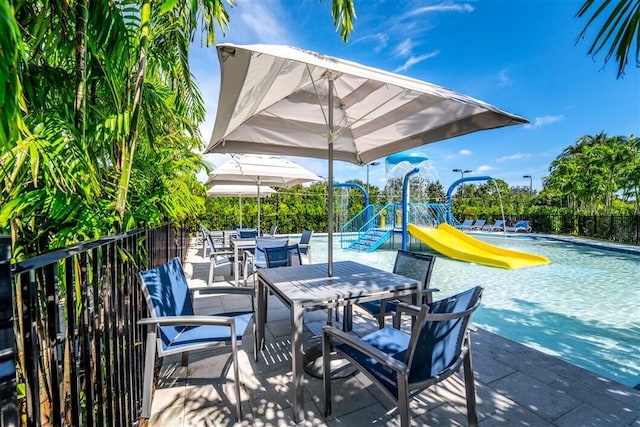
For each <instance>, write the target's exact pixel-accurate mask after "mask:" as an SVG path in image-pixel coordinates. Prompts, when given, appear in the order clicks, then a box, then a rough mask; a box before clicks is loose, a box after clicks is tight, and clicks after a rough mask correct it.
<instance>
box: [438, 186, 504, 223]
mask: <svg viewBox="0 0 640 427" xmlns="http://www.w3.org/2000/svg"><path fill="white" fill-rule="evenodd" d="M490 180H493V178H491V177H490V176H470V177H467V178H460V179H459V180H457V181H455V182H454V183H453V184H451V186H450V187H449V189H448V190H447V210H446V221H447V224H453V215H452V214H451V195H452V194H453V190H454V189H455V188H456V187H457V186H458V185H460V184H462V183H463V182H467V181H490Z"/></svg>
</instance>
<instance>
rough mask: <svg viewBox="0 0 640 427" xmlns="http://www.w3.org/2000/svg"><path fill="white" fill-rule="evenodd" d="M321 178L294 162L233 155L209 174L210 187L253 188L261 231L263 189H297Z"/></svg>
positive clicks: (276, 158)
mask: <svg viewBox="0 0 640 427" xmlns="http://www.w3.org/2000/svg"><path fill="white" fill-rule="evenodd" d="M320 180H322V178H320V177H319V176H318V175H316V174H314V173H313V172H311V171H310V170H308V169H305V168H303V167H302V166H300V165H298V164H297V163H294V162H292V161H290V160H287V159H284V158H282V157H278V156H273V155H258V154H243V155H238V156H233V157H232V158H231V159H230V160H227V161H226V162H224V163H223V164H221V165H220V166H218V167H217V168H216V169H214V170H213V171H212V172H210V173H209V179H208V180H207V183H206V184H207V185H214V184H215V185H250V184H253V187H254V188H255V189H256V193H257V196H258V230H260V194H261V191H260V189H261V187H262V186H271V187H287V188H288V187H293V186H294V185H298V184H303V183H305V182H309V181H320Z"/></svg>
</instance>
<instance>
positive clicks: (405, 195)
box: [402, 168, 420, 251]
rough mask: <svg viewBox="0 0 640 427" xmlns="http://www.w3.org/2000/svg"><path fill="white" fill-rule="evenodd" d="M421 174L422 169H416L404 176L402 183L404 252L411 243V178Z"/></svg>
mask: <svg viewBox="0 0 640 427" xmlns="http://www.w3.org/2000/svg"><path fill="white" fill-rule="evenodd" d="M418 172H420V169H418V168H414V169H413V170H412V171H410V172H409V173H407V174H406V175H405V176H404V180H403V181H402V250H403V251H406V250H407V247H408V241H409V232H408V231H407V224H408V223H409V194H408V193H409V178H411V175H415V174H417V173H418Z"/></svg>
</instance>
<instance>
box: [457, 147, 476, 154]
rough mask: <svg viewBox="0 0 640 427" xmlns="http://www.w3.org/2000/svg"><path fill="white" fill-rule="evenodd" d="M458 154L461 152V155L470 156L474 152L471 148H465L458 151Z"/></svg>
mask: <svg viewBox="0 0 640 427" xmlns="http://www.w3.org/2000/svg"><path fill="white" fill-rule="evenodd" d="M458 154H460V155H461V156H470V155H472V154H473V152H472V151H471V150H467V149H466V148H463V149H462V150H460V151H458Z"/></svg>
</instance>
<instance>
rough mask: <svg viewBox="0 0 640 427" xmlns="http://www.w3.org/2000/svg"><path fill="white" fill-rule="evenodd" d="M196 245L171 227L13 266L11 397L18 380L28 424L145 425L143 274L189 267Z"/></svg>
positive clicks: (22, 414) (21, 408)
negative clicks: (175, 263) (189, 251)
mask: <svg viewBox="0 0 640 427" xmlns="http://www.w3.org/2000/svg"><path fill="white" fill-rule="evenodd" d="M188 240H189V239H188V236H187V234H186V232H185V231H183V230H176V229H174V228H172V227H169V226H163V227H159V228H156V229H153V230H143V231H135V232H129V233H125V234H121V235H117V236H111V237H108V238H104V239H100V240H97V241H94V242H90V243H86V244H81V245H77V246H74V247H69V248H65V249H63V250H59V251H56V252H52V253H49V254H44V255H41V256H38V257H35V258H32V259H29V260H27V261H24V262H20V263H17V264H15V265H14V266H13V271H12V272H11V276H12V280H13V291H14V295H13V297H14V301H15V305H14V306H13V312H14V319H15V322H13V325H12V326H13V327H14V329H15V331H16V337H15V342H16V345H17V352H16V364H15V366H16V374H15V375H14V383H13V390H15V389H16V383H15V382H16V381H17V384H18V387H17V389H18V390H19V394H20V395H19V396H18V400H17V402H18V411H19V415H20V418H21V424H26V425H28V426H39V425H52V426H63V425H65V426H66V425H74V426H104V425H113V426H132V425H135V424H136V423H137V422H138V411H139V408H140V401H141V398H142V376H143V361H144V337H145V336H144V330H143V328H142V327H140V326H138V325H137V324H136V323H137V321H138V320H139V319H140V318H142V317H146V316H147V308H146V303H145V301H144V297H143V295H142V292H141V290H140V286H139V283H138V280H137V273H138V271H140V270H145V269H147V268H150V267H153V266H156V265H159V264H161V263H164V262H166V261H167V260H169V259H170V258H173V257H179V258H181V259H184V254H185V253H186V252H185V251H186V248H187V245H188ZM0 273H2V272H1V271H0ZM2 280H4V275H3V276H2ZM1 286H2V281H0V292H1V290H2V287H1ZM0 300H1V298H0ZM0 302H1V301H0ZM1 310H2V306H0V311H1ZM0 320H2V319H0ZM3 395H4V392H3Z"/></svg>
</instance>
